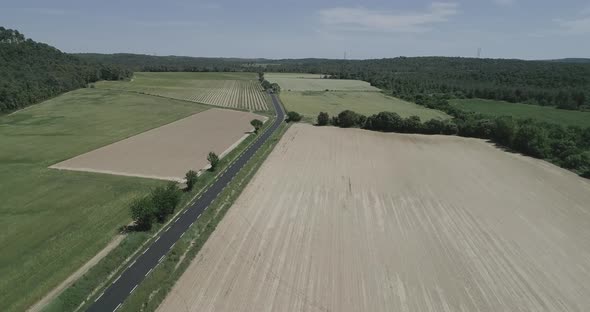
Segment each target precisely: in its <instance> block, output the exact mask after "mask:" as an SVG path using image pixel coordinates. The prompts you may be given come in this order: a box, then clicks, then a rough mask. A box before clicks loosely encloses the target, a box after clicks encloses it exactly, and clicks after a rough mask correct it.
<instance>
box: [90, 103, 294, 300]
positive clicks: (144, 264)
mask: <svg viewBox="0 0 590 312" xmlns="http://www.w3.org/2000/svg"><path fill="white" fill-rule="evenodd" d="M270 96H271V98H272V103H273V106H274V109H275V111H276V114H277V116H276V119H275V120H274V123H273V124H272V125H271V126H270V127H269V128H268V129H267V130H266V131H265V132H264V133H262V134H261V135H260V136H259V137H258V138H257V139H256V141H254V143H252V144H251V145H250V146H249V147H248V148H247V150H246V151H245V152H244V153H242V154H241V155H240V157H239V158H238V159H237V160H236V161H235V162H234V163H233V164H231V166H230V167H229V168H228V169H227V171H225V173H223V174H222V175H220V176H219V177H218V179H217V181H215V182H214V183H213V185H211V186H210V187H209V189H207V190H206V191H205V192H204V193H203V194H202V195H201V197H200V198H199V199H197V200H196V201H195V202H193V203H192V205H191V206H190V207H188V208H187V209H186V210H185V212H183V213H182V214H181V215H180V216H179V217H178V218H177V219H176V220H174V221H173V222H172V223H171V225H170V228H169V229H168V230H166V231H164V232H162V233H161V234H160V236H159V237H157V238H156V240H155V241H154V242H153V243H152V244H151V245H150V246H149V247H147V249H146V250H144V251H143V253H142V254H141V255H140V256H139V257H138V258H137V259H136V260H135V261H134V262H133V263H131V265H130V266H129V267H128V268H127V269H126V270H125V271H124V272H123V273H122V274H121V275H120V276H119V277H118V278H117V279H115V281H114V282H113V283H112V284H111V285H110V286H109V287H108V288H107V289H106V290H105V292H104V293H102V294H101V295H100V297H98V299H96V301H95V302H94V303H93V304H92V305H91V306H90V308H89V309H88V311H100V312H110V311H115V310H117V309H118V308H119V307H120V306H121V305H122V304H123V301H125V299H126V298H127V297H128V296H129V295H130V294H131V293H132V292H133V291H134V290H135V288H136V287H137V286H138V285H139V284H140V283H141V282H142V281H143V280H144V279H145V278H146V277H147V276H148V275H149V274H150V273H151V272H152V270H153V269H154V268H155V267H156V266H157V265H158V263H160V262H161V261H162V260H163V259H164V257H165V256H166V254H167V253H168V251H170V249H172V247H173V246H174V244H175V243H176V241H178V239H180V237H182V235H183V234H184V232H185V231H186V230H187V229H188V228H189V227H190V226H191V225H192V224H193V223H194V222H195V221H196V220H197V219H198V218H199V216H201V213H203V211H205V210H206V209H207V207H209V205H210V204H211V202H212V201H213V200H215V198H217V196H218V195H219V193H221V191H222V190H223V189H224V188H225V186H226V185H227V184H228V183H230V182H231V181H232V179H233V178H234V176H235V175H236V174H237V173H238V172H239V171H240V169H242V167H243V166H244V165H245V164H246V163H247V162H248V161H249V160H250V158H252V156H253V155H254V154H255V153H256V151H258V149H259V148H260V147H261V146H262V144H264V143H265V142H266V141H267V140H268V138H269V137H270V136H271V135H272V134H273V133H274V132H275V131H276V130H277V129H278V128H279V126H280V125H281V123H282V122H283V120H284V118H285V112H284V111H283V107H282V105H281V104H280V102H279V99H278V98H277V96H276V95H274V94H271V95H270Z"/></svg>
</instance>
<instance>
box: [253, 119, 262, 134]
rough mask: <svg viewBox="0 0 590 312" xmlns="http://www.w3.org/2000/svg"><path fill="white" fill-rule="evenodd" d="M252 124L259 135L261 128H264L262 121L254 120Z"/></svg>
mask: <svg viewBox="0 0 590 312" xmlns="http://www.w3.org/2000/svg"><path fill="white" fill-rule="evenodd" d="M250 124H251V125H252V127H254V132H255V133H258V130H260V128H262V125H263V123H262V121H260V120H258V119H252V121H250Z"/></svg>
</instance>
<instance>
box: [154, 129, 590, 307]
mask: <svg viewBox="0 0 590 312" xmlns="http://www.w3.org/2000/svg"><path fill="white" fill-rule="evenodd" d="M589 295H590V183H588V182H587V181H586V180H584V179H582V178H579V177H577V176H576V175H574V174H573V173H571V172H568V171H565V170H562V169H559V168H557V167H555V166H553V165H550V164H548V163H546V162H543V161H539V160H535V159H531V158H527V157H523V156H520V155H516V154H510V153H507V152H504V151H501V150H499V149H497V148H495V147H493V146H492V145H490V144H489V143H486V142H484V141H482V140H476V139H465V138H459V137H446V136H420V135H402V134H384V133H377V132H369V131H363V130H357V129H337V128H330V127H327V128H319V127H313V126H309V125H300V124H298V125H293V126H292V127H291V128H290V129H289V131H288V132H287V133H286V134H285V135H284V136H283V138H282V139H281V141H280V142H279V144H278V145H277V147H276V148H275V149H274V151H273V152H272V153H271V155H270V156H269V158H268V159H267V160H266V162H265V163H264V164H263V166H262V167H261V168H260V170H259V171H258V173H257V174H256V176H255V177H254V178H253V179H252V181H251V182H250V183H249V185H248V186H247V187H246V189H245V190H244V192H243V193H242V195H241V196H240V197H239V199H238V200H237V202H236V203H235V205H234V206H233V207H232V208H231V209H230V210H229V212H228V214H227V215H226V216H225V217H224V219H223V220H222V222H221V223H220V224H219V226H218V227H217V229H216V230H215V232H214V233H213V234H212V236H211V237H210V238H209V240H208V241H207V243H206V244H205V246H204V247H203V249H202V250H201V251H200V252H199V254H198V255H197V257H196V258H195V260H194V261H193V262H192V263H191V264H190V266H189V268H188V269H187V271H186V272H185V273H184V274H183V275H182V277H181V278H180V279H179V281H178V283H177V284H176V285H175V286H174V288H173V290H172V291H171V293H170V295H169V296H168V297H167V298H166V299H165V301H164V302H163V303H162V305H161V306H160V308H159V311H161V312H164V311H187V310H190V311H470V312H471V311H490V312H492V311H493V312H496V311H588V310H590V296H589Z"/></svg>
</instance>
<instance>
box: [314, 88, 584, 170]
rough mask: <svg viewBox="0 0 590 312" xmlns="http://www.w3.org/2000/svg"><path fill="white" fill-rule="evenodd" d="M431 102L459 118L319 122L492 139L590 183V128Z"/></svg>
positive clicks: (323, 118) (390, 116)
mask: <svg viewBox="0 0 590 312" xmlns="http://www.w3.org/2000/svg"><path fill="white" fill-rule="evenodd" d="M425 101H428V103H427V105H426V106H428V107H431V108H436V109H440V110H442V111H445V112H447V113H448V114H450V115H452V116H453V117H454V119H452V120H438V119H431V120H428V121H425V122H422V120H421V119H420V117H419V116H410V117H407V118H402V117H400V116H399V115H398V114H397V113H394V112H380V113H378V114H374V115H372V116H369V117H367V116H364V115H362V114H358V113H356V112H354V111H351V110H345V111H342V112H341V113H339V114H338V115H337V116H332V117H331V118H330V116H329V115H328V113H325V112H321V113H320V114H319V115H318V117H317V125H319V126H325V125H330V124H331V125H334V126H337V127H341V128H351V127H357V128H362V129H367V130H373V131H381V132H398V133H419V134H441V135H459V136H463V137H474V138H481V139H488V140H491V141H493V142H495V143H496V144H498V145H500V146H503V147H506V148H509V149H511V150H513V151H516V152H519V153H522V154H524V155H528V156H532V157H536V158H540V159H545V160H547V161H549V162H552V163H554V164H556V165H558V166H561V167H563V168H566V169H570V170H572V171H574V172H576V173H578V174H580V175H581V176H583V177H586V178H590V128H585V129H582V128H580V127H576V126H569V127H563V126H561V125H557V124H552V123H545V122H539V121H536V120H533V119H515V118H512V117H510V116H500V117H490V116H484V115H479V114H475V113H468V112H463V111H461V110H458V109H457V108H455V107H453V106H451V105H450V104H449V103H448V101H447V100H446V99H444V98H429V99H427V100H425ZM423 104H424V103H423Z"/></svg>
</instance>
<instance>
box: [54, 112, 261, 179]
mask: <svg viewBox="0 0 590 312" xmlns="http://www.w3.org/2000/svg"><path fill="white" fill-rule="evenodd" d="M252 119H260V120H266V117H263V116H259V115H256V114H252V113H247V112H240V111H232V110H225V109H209V110H206V111H204V112H201V113H198V114H194V115H192V116H189V117H186V118H184V119H181V120H178V121H175V122H173V123H170V124H167V125H164V126H162V127H159V128H156V129H152V130H149V131H146V132H144V133H141V134H138V135H135V136H133V137H130V138H127V139H125V140H122V141H119V142H116V143H113V144H110V145H107V146H104V147H101V148H99V149H96V150H93V151H90V152H88V153H85V154H82V155H79V156H76V157H74V158H71V159H68V160H66V161H63V162H60V163H58V164H55V165H53V166H51V168H55V169H66V170H76V171H90V172H100V173H108V174H117V175H126V176H137V177H145V178H154V179H163V180H175V181H182V180H183V179H184V175H185V173H186V172H187V171H188V170H190V169H192V170H195V171H198V170H200V169H203V168H205V167H206V166H207V165H208V162H207V154H209V152H211V151H213V152H215V153H216V154H217V155H221V156H223V155H224V154H226V153H227V152H228V151H229V149H231V148H232V147H235V146H236V145H237V144H236V143H238V142H239V141H240V140H242V139H244V138H245V137H246V136H247V135H248V133H249V132H250V131H252V130H253V128H252V126H251V125H250V121H251V120H252Z"/></svg>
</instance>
